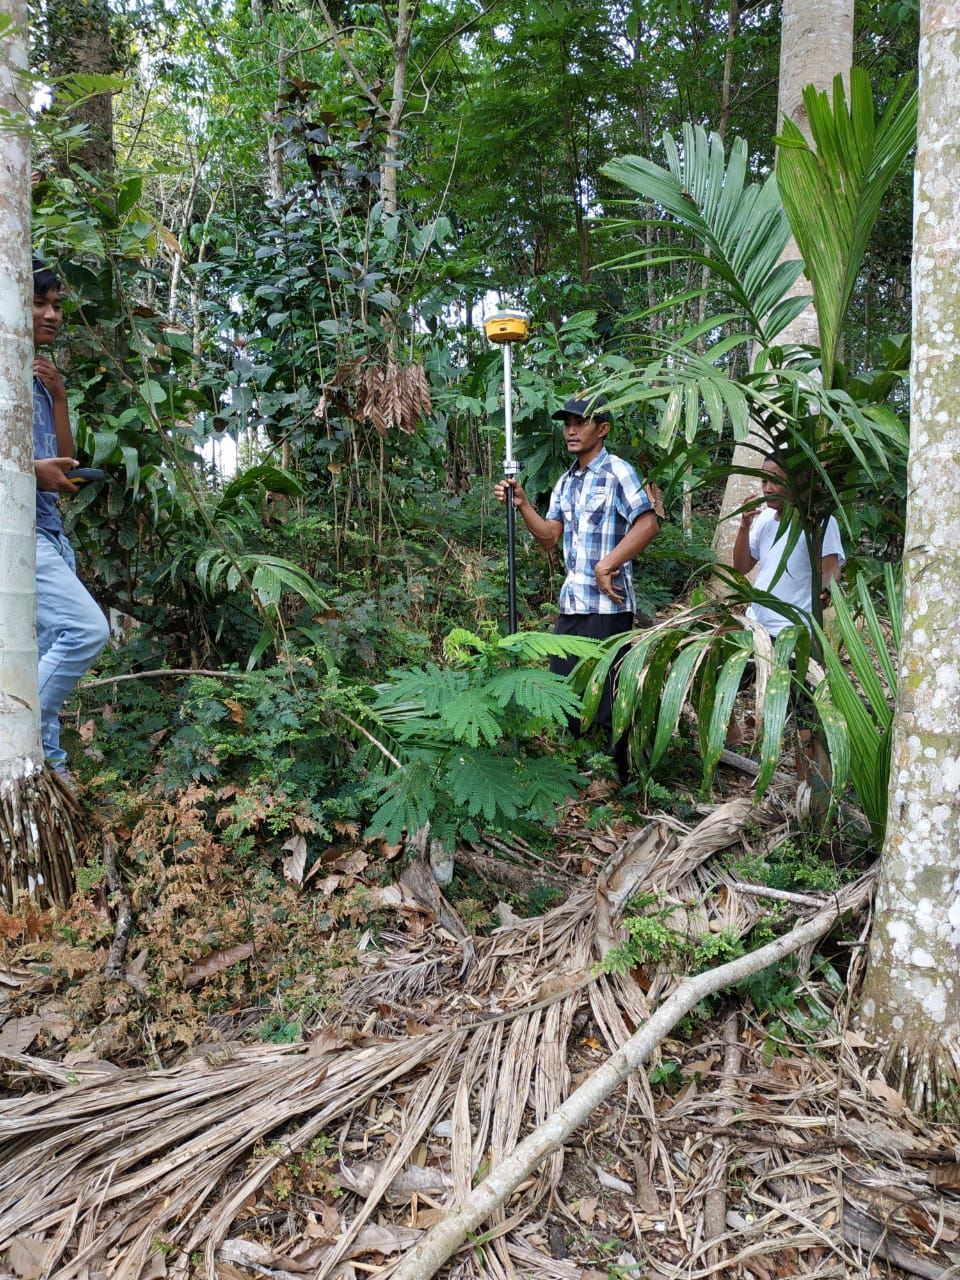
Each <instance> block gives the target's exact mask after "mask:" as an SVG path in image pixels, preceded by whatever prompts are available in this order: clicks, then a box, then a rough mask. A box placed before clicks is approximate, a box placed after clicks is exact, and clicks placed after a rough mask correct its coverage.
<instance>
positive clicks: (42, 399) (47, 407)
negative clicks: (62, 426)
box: [33, 378, 63, 533]
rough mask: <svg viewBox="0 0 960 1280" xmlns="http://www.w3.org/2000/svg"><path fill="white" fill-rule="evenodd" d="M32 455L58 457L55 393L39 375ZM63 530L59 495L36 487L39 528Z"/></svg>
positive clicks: (54, 530) (35, 390)
mask: <svg viewBox="0 0 960 1280" xmlns="http://www.w3.org/2000/svg"><path fill="white" fill-rule="evenodd" d="M33 456H34V458H56V457H57V456H58V450H57V428H56V426H55V425H54V421H53V396H51V394H50V392H49V391H48V390H47V388H46V387H45V386H44V385H43V383H42V382H41V381H40V379H39V378H34V380H33ZM41 529H45V530H46V531H47V533H62V532H63V521H62V520H61V519H60V508H59V507H58V506H57V495H56V494H55V493H53V492H52V491H51V490H48V489H37V530H38V532H39V531H40V530H41Z"/></svg>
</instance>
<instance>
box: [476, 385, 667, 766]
mask: <svg viewBox="0 0 960 1280" xmlns="http://www.w3.org/2000/svg"><path fill="white" fill-rule="evenodd" d="M553 416H554V418H557V419H559V420H560V421H561V422H562V423H563V436H564V441H565V443H566V446H567V449H568V451H569V452H570V453H571V454H572V455H573V459H574V461H573V464H572V466H571V467H570V469H569V470H568V471H565V472H564V474H563V475H562V476H561V477H560V479H559V480H558V481H557V483H556V485H555V486H554V490H553V493H552V495H551V497H550V506H549V508H548V509H547V515H546V519H544V518H543V517H542V516H541V515H540V514H539V512H538V511H537V510H536V508H535V507H534V506H533V504H532V503H531V502H530V499H529V498H528V497H527V495H526V494H525V493H524V491H523V489H522V487H521V486H520V485H519V484H518V483H517V482H516V481H515V480H501V481H500V483H499V484H498V485H497V486H496V490H495V492H496V496H497V498H498V500H499V501H500V502H506V500H507V491H508V490H509V489H511V488H512V489H513V501H514V506H515V507H516V509H517V511H519V513H520V515H521V516H522V517H523V522H524V524H525V525H526V526H527V528H528V529H529V530H530V532H531V533H532V534H533V536H534V538H535V539H536V540H537V542H539V543H540V545H541V547H543V549H544V550H545V551H548V552H549V551H552V550H553V548H554V547H555V546H556V545H557V543H558V542H559V541H560V539H561V537H562V538H563V559H564V564H565V565H566V570H567V576H566V579H565V580H564V583H563V587H562V589H561V591H560V616H559V617H558V618H557V623H556V626H555V627H554V631H555V633H556V634H557V635H578V636H589V637H590V638H592V639H595V640H605V639H607V638H608V637H609V636H614V635H619V634H620V633H621V632H624V631H629V630H631V628H632V627H633V625H634V620H633V613H634V609H635V607H636V602H635V600H634V595H633V573H632V565H631V561H632V560H633V558H634V556H637V555H639V554H640V552H641V551H643V550H644V548H645V547H646V546H647V545H648V543H650V542H652V540H653V539H654V538H655V537H656V536H657V533H658V532H659V529H660V526H659V524H658V523H657V517H656V515H655V514H654V511H653V508H652V506H651V504H650V499H649V498H648V497H647V494H646V492H645V491H644V488H643V485H642V484H641V483H640V479H639V477H638V476H637V473H636V471H634V469H633V467H631V466H630V464H629V463H628V462H624V461H623V459H622V458H617V457H615V456H614V455H613V454H611V453H607V450H606V448H605V447H604V440H605V439H606V436H607V433H608V432H609V430H610V415H609V413H608V412H607V408H606V402H605V401H603V400H600V399H594V400H592V401H591V400H588V399H587V398H585V397H584V396H580V397H574V398H573V399H571V400H568V401H567V403H566V404H565V405H564V406H563V408H562V409H558V410H557V412H556V413H555V414H554V415H553ZM575 663H576V659H574V658H552V659H551V661H550V669H551V671H555V672H557V673H558V674H560V675H567V674H569V672H570V671H572V670H573V667H574V665H575ZM611 694H612V690H611V689H610V687H609V684H608V687H607V688H606V689H604V694H603V699H602V701H601V703H600V707H599V708H598V710H597V715H596V718H595V723H597V724H600V725H604V726H605V727H606V728H608V729H609V728H610V726H611V724H612V718H613V715H612V697H611ZM611 749H613V744H611ZM614 755H615V758H616V760H617V766H618V770H619V772H620V776H621V780H625V776H626V758H625V753H624V751H623V744H617V749H616V750H614Z"/></svg>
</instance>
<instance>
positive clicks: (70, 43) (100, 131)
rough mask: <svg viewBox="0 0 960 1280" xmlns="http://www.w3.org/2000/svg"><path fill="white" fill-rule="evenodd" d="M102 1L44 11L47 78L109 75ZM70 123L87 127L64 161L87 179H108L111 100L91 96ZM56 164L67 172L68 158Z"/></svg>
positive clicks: (63, 2) (112, 68) (63, 3)
mask: <svg viewBox="0 0 960 1280" xmlns="http://www.w3.org/2000/svg"><path fill="white" fill-rule="evenodd" d="M112 21H113V15H112V14H111V12H110V7H109V5H108V4H107V0H85V3H84V4H83V5H82V6H78V5H76V4H73V3H68V2H67V0H51V3H49V4H48V5H47V8H46V23H47V58H48V62H49V68H50V74H51V76H54V77H57V76H65V75H71V74H74V73H79V74H82V75H104V76H107V75H113V74H115V73H116V69H117V68H116V56H115V51H114V48H113V41H112V33H111V24H112ZM71 122H72V123H76V122H79V123H81V124H85V125H86V126H87V136H86V138H85V139H84V141H83V142H82V143H81V144H80V145H79V146H77V147H73V148H72V150H71V153H70V156H69V159H70V160H75V161H77V162H78V163H79V164H81V165H82V166H83V167H84V169H87V170H88V171H89V172H90V173H110V172H112V171H113V169H114V167H115V165H116V151H115V148H114V141H113V94H112V93H94V94H91V95H90V97H89V98H87V99H85V100H84V101H83V102H80V103H78V104H77V105H75V106H74V108H73V110H72V112H71ZM60 162H61V165H62V168H63V170H64V172H67V171H68V169H69V164H68V157H67V156H66V155H63V156H62V157H60Z"/></svg>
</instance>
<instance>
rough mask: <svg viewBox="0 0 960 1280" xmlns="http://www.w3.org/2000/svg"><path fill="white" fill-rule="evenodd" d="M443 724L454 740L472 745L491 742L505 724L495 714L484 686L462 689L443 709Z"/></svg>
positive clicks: (442, 726)
mask: <svg viewBox="0 0 960 1280" xmlns="http://www.w3.org/2000/svg"><path fill="white" fill-rule="evenodd" d="M440 725H441V728H442V730H445V731H446V732H447V733H448V734H449V735H450V738H451V739H452V740H453V741H454V742H466V743H468V744H469V745H470V746H471V747H475V746H477V745H478V744H479V742H480V739H481V738H482V739H483V740H484V742H486V743H488V744H489V745H490V746H492V745H493V744H494V743H495V742H499V741H500V739H501V738H502V737H503V728H502V726H501V724H500V722H499V721H498V719H497V717H496V716H495V715H494V713H493V710H492V708H491V704H490V699H489V698H488V697H487V694H486V691H485V690H480V689H463V690H462V691H461V692H460V693H459V695H458V696H457V697H456V698H452V699H451V700H450V701H449V702H446V703H444V705H443V707H442V708H441V709H440Z"/></svg>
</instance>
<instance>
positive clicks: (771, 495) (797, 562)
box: [733, 458, 845, 639]
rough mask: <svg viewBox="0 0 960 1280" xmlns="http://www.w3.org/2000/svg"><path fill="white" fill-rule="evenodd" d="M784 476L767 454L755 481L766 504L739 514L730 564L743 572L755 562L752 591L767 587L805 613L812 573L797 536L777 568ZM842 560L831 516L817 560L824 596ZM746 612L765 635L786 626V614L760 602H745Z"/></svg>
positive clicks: (773, 634) (809, 603)
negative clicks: (749, 603)
mask: <svg viewBox="0 0 960 1280" xmlns="http://www.w3.org/2000/svg"><path fill="white" fill-rule="evenodd" d="M785 479H786V476H785V474H784V471H783V469H782V467H780V466H778V465H777V463H776V462H774V461H773V459H772V458H768V459H767V461H766V462H765V463H764V464H763V477H762V479H761V481H760V489H761V491H762V493H763V496H764V497H765V498H766V500H767V504H766V506H765V507H753V508H752V509H751V510H750V511H745V512H744V513H743V515H742V516H741V517H740V528H739V529H738V530H737V540H736V542H735V543H734V544H733V567H734V568H735V569H736V570H737V572H738V573H749V572H750V570H751V569H752V568H753V567H754V565H757V564H758V565H759V566H760V568H759V570H758V572H757V577H756V580H755V582H754V586H755V587H756V588H757V590H758V591H767V592H769V593H770V594H771V595H773V596H776V597H777V599H778V600H782V601H783V602H784V604H789V605H794V606H795V607H796V608H798V609H802V610H803V611H804V613H807V614H809V613H811V612H812V610H813V573H812V571H811V565H810V552H809V550H808V548H807V543H806V540H805V539H804V538H803V537H802V536H801V537H799V538H798V539H797V541H796V543H795V544H794V547H793V550H792V551H791V552H790V555H789V557H788V558H787V563H786V566H785V567H784V569H783V571H782V573H781V572H779V570H780V564H781V561H782V560H783V552H784V548H785V546H786V542H785V541H783V540H782V537H781V535H782V533H783V530H784V526H782V525H781V523H780V516H781V514H782V512H783V503H784V496H785V490H784V484H783V481H784V480H785ZM844 559H845V557H844V554H843V544H842V543H841V541H840V530H839V528H838V526H837V522H836V520H835V519H834V518H833V516H831V517H830V519H829V520H828V521H827V527H826V529H825V531H824V535H823V550H822V559H821V561H820V577H821V585H822V590H823V592H824V594H825V595H826V596H827V598H829V592H830V584H831V582H839V581H840V571H841V569H842V568H843V562H844ZM778 573H779V576H778ZM747 616H748V617H750V618H753V619H754V621H756V622H759V623H760V624H761V626H762V627H764V628H765V630H766V631H767V633H768V635H769V636H770V638H771V639H774V638H775V637H776V636H777V635H778V634H779V633H780V632H781V631H782V630H783V628H784V627H786V626H789V625H790V618H789V617H787V615H786V614H783V613H779V612H778V611H777V610H776V609H773V608H768V607H767V606H766V605H761V604H752V605H750V607H749V608H748V609H747Z"/></svg>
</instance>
